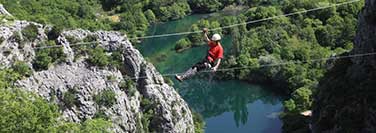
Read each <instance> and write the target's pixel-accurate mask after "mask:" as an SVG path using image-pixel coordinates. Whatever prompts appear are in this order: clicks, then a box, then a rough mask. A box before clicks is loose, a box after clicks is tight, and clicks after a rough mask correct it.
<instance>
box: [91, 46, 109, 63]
mask: <svg viewBox="0 0 376 133" xmlns="http://www.w3.org/2000/svg"><path fill="white" fill-rule="evenodd" d="M87 61H88V63H89V64H91V65H93V66H98V67H101V68H103V67H105V66H107V65H108V64H109V63H110V61H109V58H108V56H107V55H106V53H105V51H104V49H103V48H101V47H96V48H94V49H91V50H90V51H89V58H88V59H87Z"/></svg>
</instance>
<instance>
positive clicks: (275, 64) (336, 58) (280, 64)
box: [129, 52, 376, 80]
mask: <svg viewBox="0 0 376 133" xmlns="http://www.w3.org/2000/svg"><path fill="white" fill-rule="evenodd" d="M372 55H376V52H371V53H364V54H353V55H346V56H338V57H329V58H319V59H312V60H306V61H286V62H281V63H274V64H266V65H259V66H248V67H233V68H224V69H218V70H217V71H216V72H226V71H232V70H242V69H251V68H265V67H275V66H284V65H290V64H304V63H309V62H319V61H328V60H338V59H346V58H355V57H364V56H372ZM211 72H213V71H209V70H206V71H201V72H198V73H211ZM176 74H183V73H166V74H160V75H161V76H162V77H169V76H175V75H176ZM145 78H148V76H141V77H131V78H129V79H134V80H136V79H145Z"/></svg>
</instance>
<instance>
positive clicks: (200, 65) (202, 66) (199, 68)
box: [192, 59, 214, 71]
mask: <svg viewBox="0 0 376 133" xmlns="http://www.w3.org/2000/svg"><path fill="white" fill-rule="evenodd" d="M208 64H209V65H210V66H209V65H208ZM195 67H196V68H197V71H202V70H205V69H209V68H211V67H214V62H211V61H209V60H208V59H203V60H202V61H200V62H198V63H196V64H195V65H194V66H193V67H192V68H195Z"/></svg>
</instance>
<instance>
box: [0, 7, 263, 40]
mask: <svg viewBox="0 0 376 133" xmlns="http://www.w3.org/2000/svg"><path fill="white" fill-rule="evenodd" d="M0 3H2V4H4V6H5V8H7V9H8V10H9V12H11V13H12V14H13V15H14V16H16V17H17V18H18V19H22V20H30V21H35V22H39V23H42V24H52V25H54V26H57V27H60V28H71V29H72V28H84V29H89V30H92V31H94V30H99V29H101V30H119V31H123V32H125V33H127V35H128V36H130V37H136V36H143V35H145V32H146V31H147V28H148V26H149V25H150V24H152V23H155V22H164V21H169V20H175V19H179V18H182V17H184V16H187V15H189V14H191V13H209V12H214V11H218V10H221V9H222V8H224V7H225V6H226V5H230V4H249V5H253V4H255V3H258V2H251V3H248V2H246V1H245V0H237V1H235V0H177V1H176V0H73V1H72V0H0Z"/></svg>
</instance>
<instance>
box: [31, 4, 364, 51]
mask: <svg viewBox="0 0 376 133" xmlns="http://www.w3.org/2000/svg"><path fill="white" fill-rule="evenodd" d="M359 1H360V0H351V1H347V2H342V3H337V4H333V5H329V6H324V7H318V8H312V9H308V10H303V11H298V12H293V13H288V14H283V15H277V16H273V17H268V18H263V19H258V20H252V21H248V22H244V23H238V24H232V25H228V26H223V27H219V28H214V29H209V30H208V31H216V30H220V29H229V28H233V27H237V26H241V25H247V24H253V23H259V22H263V21H268V20H272V19H276V18H281V17H288V16H293V15H298V14H304V13H308V12H313V11H318V10H323V9H327V8H332V7H337V6H342V5H348V4H352V3H355V2H359ZM201 32H202V31H190V32H177V33H169V34H160V35H151V36H144V37H135V38H128V39H129V40H137V39H149V38H160V37H170V36H179V35H188V34H194V33H201ZM93 43H100V42H98V41H92V42H80V43H74V44H70V46H77V45H88V44H93ZM58 47H63V45H55V46H41V47H35V48H34V49H45V48H58Z"/></svg>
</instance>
